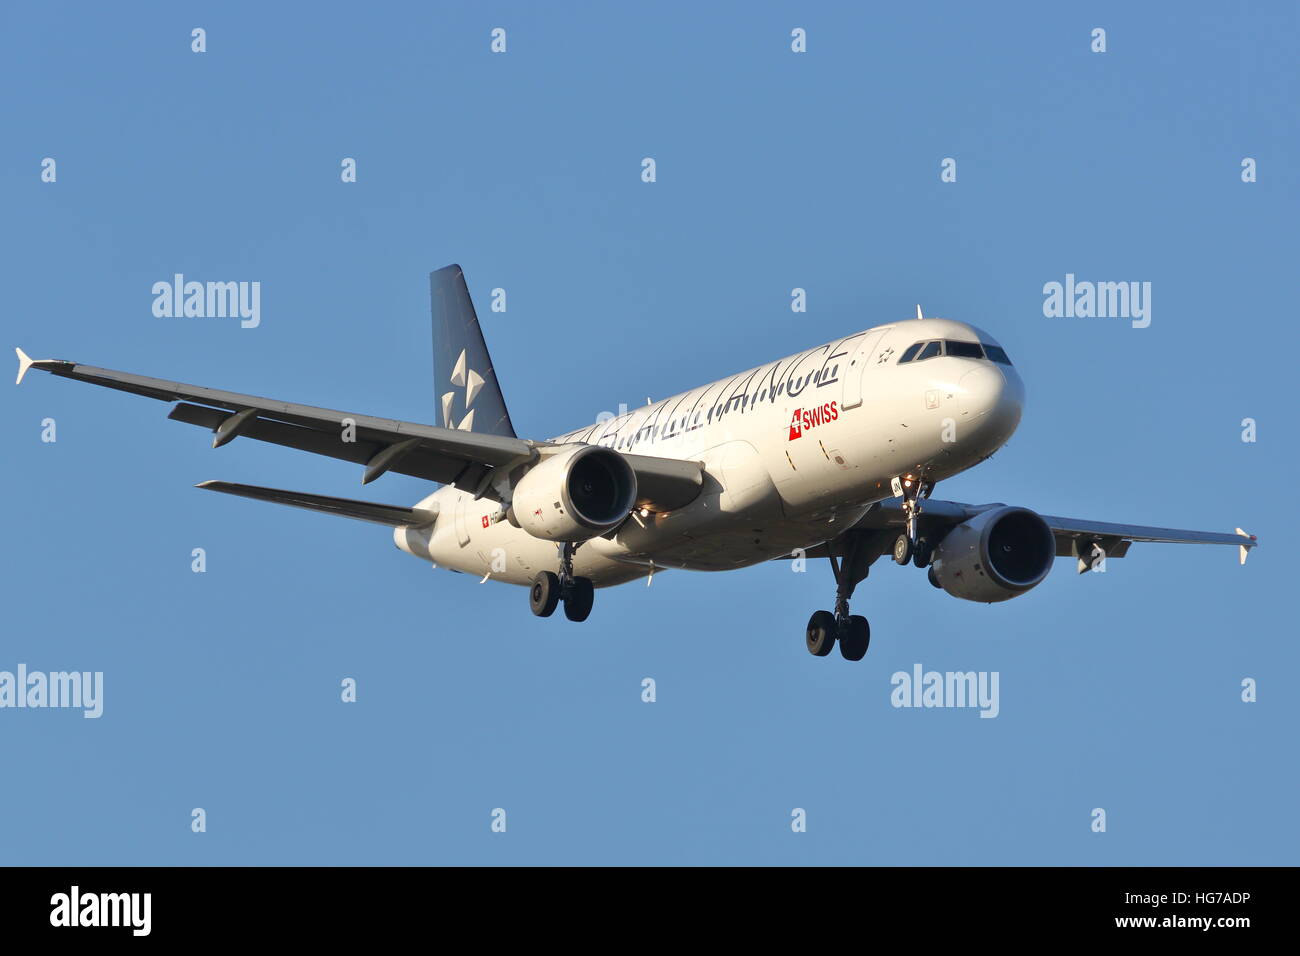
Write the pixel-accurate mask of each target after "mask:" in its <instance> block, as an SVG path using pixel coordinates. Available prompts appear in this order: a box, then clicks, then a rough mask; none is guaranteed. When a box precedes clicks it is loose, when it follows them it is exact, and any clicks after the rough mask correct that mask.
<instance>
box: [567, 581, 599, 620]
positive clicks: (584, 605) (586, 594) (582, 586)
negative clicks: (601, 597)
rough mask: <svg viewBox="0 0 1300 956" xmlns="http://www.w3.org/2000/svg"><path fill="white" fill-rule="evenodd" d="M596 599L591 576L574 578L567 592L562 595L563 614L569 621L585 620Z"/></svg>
mask: <svg viewBox="0 0 1300 956" xmlns="http://www.w3.org/2000/svg"><path fill="white" fill-rule="evenodd" d="M595 600H596V589H595V588H594V587H592V584H591V578H574V579H573V583H572V584H570V585H569V593H568V594H566V595H564V616H565V617H567V618H568V619H569V620H570V621H585V620H586V619H587V615H588V614H590V613H591V605H592V604H593V603H594V602H595Z"/></svg>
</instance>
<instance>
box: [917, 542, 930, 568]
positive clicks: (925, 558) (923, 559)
mask: <svg viewBox="0 0 1300 956" xmlns="http://www.w3.org/2000/svg"><path fill="white" fill-rule="evenodd" d="M933 556H934V548H933V547H931V546H930V542H929V541H927V540H926V539H925V538H917V539H916V547H915V548H913V549H912V564H914V565H916V566H917V567H918V568H928V567H929V566H930V559H931V558H932V557H933Z"/></svg>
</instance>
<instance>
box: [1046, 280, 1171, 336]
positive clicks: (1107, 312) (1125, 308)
mask: <svg viewBox="0 0 1300 956" xmlns="http://www.w3.org/2000/svg"><path fill="white" fill-rule="evenodd" d="M1043 296H1044V298H1043V315H1045V316H1047V317H1048V318H1049V319H1059V318H1066V319H1074V318H1079V319H1093V318H1096V319H1131V320H1132V325H1133V328H1135V329H1145V328H1146V327H1147V326H1148V325H1150V324H1151V283H1150V282H1088V281H1083V282H1076V281H1075V278H1074V273H1073V272H1067V273H1066V274H1065V281H1064V282H1048V283H1046V284H1045V285H1044V286H1043Z"/></svg>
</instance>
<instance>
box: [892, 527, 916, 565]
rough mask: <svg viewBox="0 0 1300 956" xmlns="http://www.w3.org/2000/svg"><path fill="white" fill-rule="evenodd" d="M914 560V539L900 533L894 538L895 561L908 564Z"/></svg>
mask: <svg viewBox="0 0 1300 956" xmlns="http://www.w3.org/2000/svg"><path fill="white" fill-rule="evenodd" d="M911 560H912V539H911V538H909V537H908V536H907V535H905V534H900V535H899V536H898V537H897V538H895V539H894V563H895V564H907V562H909V561H911Z"/></svg>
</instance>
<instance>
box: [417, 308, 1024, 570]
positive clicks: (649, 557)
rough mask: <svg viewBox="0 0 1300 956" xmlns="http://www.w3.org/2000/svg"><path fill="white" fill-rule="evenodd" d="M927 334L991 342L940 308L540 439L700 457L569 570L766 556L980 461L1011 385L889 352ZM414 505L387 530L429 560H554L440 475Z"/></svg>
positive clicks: (1015, 409)
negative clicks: (672, 500)
mask: <svg viewBox="0 0 1300 956" xmlns="http://www.w3.org/2000/svg"><path fill="white" fill-rule="evenodd" d="M930 340H944V341H956V342H967V343H973V342H977V341H978V342H983V343H986V344H991V345H996V342H995V341H994V340H993V339H992V338H991V337H990V336H988V335H987V334H985V333H984V332H981V331H980V330H978V329H976V328H975V327H973V326H970V325H966V324H964V323H961V322H954V321H951V320H948V319H921V320H910V321H903V322H897V323H894V324H892V325H883V326H878V327H876V328H873V329H869V330H867V331H865V332H858V333H855V334H853V335H849V336H847V337H845V338H843V339H840V340H838V341H836V342H832V343H829V344H826V345H821V346H818V347H816V348H813V349H809V350H807V351H805V352H800V353H798V354H797V355H792V356H788V357H786V358H783V359H780V360H778V361H775V362H772V363H769V364H767V365H764V366H761V367H760V368H756V369H750V370H748V371H745V372H741V373H739V374H737V375H732V376H730V377H728V378H725V379H720V380H719V381H716V382H712V383H710V384H708V385H705V386H702V387H700V388H697V389H693V390H691V391H689V392H684V393H682V394H679V395H674V396H672V397H671V398H667V399H664V400H663V401H660V402H656V403H654V404H651V405H647V406H645V407H643V408H638V409H636V410H634V411H631V412H628V413H627V414H624V415H620V416H618V417H616V418H611V419H609V420H607V421H602V422H599V423H597V424H594V425H590V426H588V427H585V428H581V429H578V430H576V431H572V432H568V433H566V434H564V435H560V436H558V437H557V438H555V439H553V441H555V442H556V443H557V444H563V443H583V444H596V445H604V446H608V447H611V448H613V449H615V450H616V451H621V452H628V453H634V454H638V455H647V456H659V457H664V458H676V459H688V460H692V461H700V462H703V463H704V467H705V472H704V486H703V489H702V491H701V493H700V495H699V497H698V498H696V499H695V501H693V502H691V503H690V504H689V505H686V506H685V507H682V508H680V509H678V510H676V511H672V512H667V513H661V514H654V513H651V514H648V515H645V516H642V515H640V514H634V515H633V517H632V520H629V521H628V522H626V523H625V524H624V525H623V526H622V528H621V529H620V530H619V531H618V533H617V534H615V535H614V536H613V537H612V538H604V537H598V538H594V539H592V540H590V541H587V542H585V543H584V544H583V545H582V546H581V547H580V548H579V549H578V550H577V553H576V555H575V556H574V570H575V573H576V574H579V575H582V576H585V577H589V578H591V579H592V581H593V583H594V584H595V585H596V586H597V587H605V586H609V585H613V584H621V583H623V582H625V581H630V580H633V579H635V578H638V577H642V576H644V575H646V574H648V573H650V572H651V571H652V569H664V568H686V569H691V570H700V571H723V570H729V569H732V568H738V567H744V566H746V565H751V564H756V563H758V562H760V561H767V560H770V559H772V558H776V557H780V556H782V555H787V554H789V553H790V552H791V551H792V550H794V549H796V548H805V549H806V548H811V547H813V546H815V545H818V544H820V543H822V542H824V541H826V540H828V539H830V538H833V537H834V536H835V535H837V534H839V533H840V532H841V531H844V530H845V529H847V528H849V527H851V526H852V525H853V524H855V523H856V522H857V521H858V520H859V519H860V518H861V517H862V515H863V514H864V513H865V511H866V510H867V508H868V507H869V506H870V505H871V504H872V503H873V502H876V501H879V500H881V499H884V498H889V497H892V496H893V491H892V490H891V479H892V478H894V477H895V476H900V475H909V474H910V475H913V476H916V477H919V478H924V479H926V480H928V481H938V480H940V479H943V478H947V477H949V476H951V475H955V474H957V473H958V472H961V471H964V470H965V469H967V468H970V467H971V466H973V465H975V464H977V463H979V462H980V461H983V460H984V459H985V458H987V457H988V456H990V455H991V454H993V452H995V451H996V450H997V449H998V448H1000V447H1001V446H1002V445H1003V444H1004V443H1005V442H1006V441H1007V439H1008V438H1010V437H1011V434H1012V433H1013V432H1014V431H1015V428H1016V426H1017V424H1018V423H1019V421H1020V412H1021V407H1022V405H1023V402H1024V386H1023V384H1022V383H1021V381H1020V378H1019V376H1018V375H1017V374H1016V372H1015V369H1014V368H1012V367H1011V366H1010V365H1009V364H1005V363H999V362H994V361H991V360H989V359H987V358H959V357H955V356H949V355H939V356H938V357H935V358H929V359H925V360H920V361H911V362H908V363H906V364H899V358H900V357H901V356H902V355H903V353H904V352H905V351H906V350H907V349H908V347H909V346H911V345H913V344H914V343H917V342H924V341H930ZM796 424H797V426H798V427H796ZM417 507H420V508H425V509H429V510H436V511H437V513H438V519H437V521H436V522H435V523H434V524H433V526H432V528H424V529H414V528H398V529H397V530H396V531H395V532H394V539H395V540H396V542H397V545H398V547H400V548H402V549H403V550H405V551H408V552H410V553H411V554H414V555H416V556H418V557H421V558H424V559H426V560H432V561H433V562H435V563H436V564H438V565H439V566H441V567H447V568H452V569H454V570H458V571H464V572H467V573H470V574H476V575H479V576H483V575H488V574H489V573H490V576H491V578H492V579H493V580H500V581H507V582H510V583H512V584H522V585H527V584H529V583H530V582H531V581H532V579H533V577H534V575H536V574H537V573H538V572H539V571H543V570H552V571H553V570H555V568H556V566H557V561H558V558H557V546H556V544H555V543H554V542H552V541H546V540H542V539H540V538H535V537H533V536H531V535H530V534H528V533H527V532H526V531H524V530H522V529H520V528H516V527H514V526H513V525H511V524H510V523H509V522H508V521H506V520H504V512H503V509H502V506H501V505H500V504H499V503H498V502H496V501H492V500H490V499H488V498H482V499H480V500H478V501H475V500H474V497H473V495H472V494H470V493H468V492H465V491H461V490H459V489H456V488H453V487H450V486H449V487H444V488H441V489H439V490H438V491H436V492H434V493H433V494H432V495H429V496H428V497H427V498H425V499H424V500H423V501H421V502H420V503H419V505H418V506H417Z"/></svg>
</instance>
